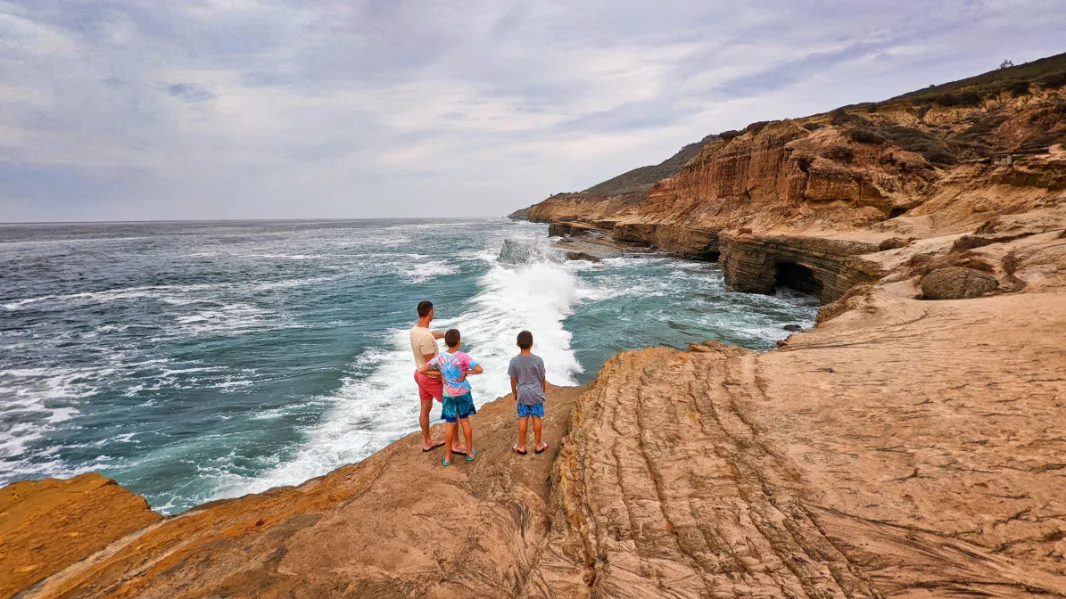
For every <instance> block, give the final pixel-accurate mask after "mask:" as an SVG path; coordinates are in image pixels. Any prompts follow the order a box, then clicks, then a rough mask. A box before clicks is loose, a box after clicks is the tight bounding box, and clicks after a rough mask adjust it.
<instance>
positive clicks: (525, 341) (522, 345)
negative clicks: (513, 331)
mask: <svg viewBox="0 0 1066 599" xmlns="http://www.w3.org/2000/svg"><path fill="white" fill-rule="evenodd" d="M518 347H519V349H529V348H531V347H533V333H530V332H529V331H522V332H521V333H519V334H518Z"/></svg>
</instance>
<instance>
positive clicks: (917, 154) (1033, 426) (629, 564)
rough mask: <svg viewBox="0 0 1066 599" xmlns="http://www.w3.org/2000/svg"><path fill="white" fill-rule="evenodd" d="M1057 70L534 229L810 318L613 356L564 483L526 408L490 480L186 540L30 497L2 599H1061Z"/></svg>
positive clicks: (331, 489) (753, 132)
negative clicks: (806, 311)
mask: <svg viewBox="0 0 1066 599" xmlns="http://www.w3.org/2000/svg"><path fill="white" fill-rule="evenodd" d="M1045 60H1046V61H1050V62H1042V61H1038V63H1039V64H1038V63H1033V64H1031V65H1023V66H1020V67H1017V68H1016V69H1014V70H1012V69H1003V70H1001V71H997V72H995V73H993V74H989V75H987V76H980V77H977V78H973V79H972V80H965V81H963V82H956V83H954V84H950V85H949V86H941V88H936V89H930V90H922V91H921V92H916V94H917V95H914V94H908V95H907V96H902V97H900V98H897V99H894V100H890V101H887V102H885V103H879V104H877V105H866V106H856V107H845V108H843V109H839V110H837V111H833V112H832V113H827V114H823V115H815V116H812V117H808V118H806V119H797V120H789V121H779V122H774V123H753V124H752V125H750V126H749V127H747V128H745V129H744V130H743V131H728V132H723V133H721V134H718V135H712V136H707V137H705V138H703V140H702V141H701V142H699V143H698V144H695V145H692V146H686V147H685V148H684V149H683V150H682V152H680V153H679V154H678V155H676V156H675V157H673V158H670V159H668V160H667V161H665V162H663V163H661V164H659V165H657V166H655V167H647V168H643V169H636V170H635V171H630V172H629V173H626V174H624V175H622V176H619V177H616V178H614V179H611V180H609V181H606V182H604V183H603V184H600V185H598V186H594V187H593V188H590V189H589V190H586V191H585V192H581V193H575V194H558V195H555V196H553V197H551V198H548V199H547V200H545V201H544V202H541V203H539V204H537V205H535V206H532V207H530V208H528V209H525V210H522V211H520V212H519V213H516V214H515V215H514V216H515V217H516V218H525V219H529V220H533V221H536V222H547V223H550V225H549V226H550V232H551V234H552V235H555V236H560V237H563V238H564V240H565V241H566V242H567V243H568V244H569V245H570V247H571V250H572V251H574V252H575V253H581V252H585V253H587V252H586V250H587V249H588V248H589V247H590V246H601V247H605V248H608V249H609V250H610V251H611V252H612V255H617V254H620V253H622V252H623V251H625V250H626V249H639V250H641V251H661V252H669V253H673V254H676V255H681V256H685V257H688V258H693V259H698V260H707V261H717V262H719V263H720V265H721V268H722V273H723V276H724V278H725V280H726V283H727V284H728V285H729V286H730V287H732V288H733V289H736V290H743V291H751V292H770V291H772V290H773V289H775V288H777V287H780V286H787V287H793V288H796V289H799V290H801V291H804V292H807V293H811V294H817V295H818V296H819V297H820V298H821V300H822V302H823V305H822V308H821V310H820V312H819V316H818V324H817V325H816V326H815V327H814V328H813V329H812V330H810V331H805V332H799V333H796V334H793V335H792V336H791V337H789V338H788V339H787V340H785V341H783V342H782V343H780V344H779V347H778V348H777V349H776V350H774V351H770V352H765V353H758V352H751V351H747V350H742V349H739V348H735V347H728V346H724V345H721V344H718V343H713V342H708V343H700V344H694V345H692V346H690V347H688V348H687V349H684V350H679V349H670V348H650V349H644V350H639V351H630V352H624V353H622V354H619V355H616V356H614V357H613V358H611V359H610V360H608V361H607V362H606V364H604V366H603V368H602V370H601V371H600V373H599V375H598V377H597V378H596V380H595V381H594V382H592V383H590V384H589V385H587V386H585V387H580V388H560V387H555V388H552V389H551V390H550V393H549V398H548V403H547V414H548V416H547V418H546V420H545V439H546V440H547V441H548V442H549V443H550V444H551V445H552V447H551V449H550V450H549V451H548V452H547V453H545V454H544V455H540V456H535V455H532V454H531V455H529V456H517V455H515V454H513V453H512V452H511V451H510V447H511V445H512V443H513V442H514V436H515V416H514V408H513V403H512V400H511V399H510V398H508V397H504V398H500V399H498V400H497V401H495V402H492V403H490V404H487V405H486V406H484V407H483V408H482V410H481V411H480V412H479V413H478V414H477V415H476V416H474V417H473V423H474V430H475V440H476V442H475V444H476V446H477V447H478V449H479V456H478V459H477V460H476V461H474V462H473V463H467V462H465V461H458V460H457V461H456V463H455V464H453V465H452V466H451V467H448V468H444V467H442V466H441V465H440V457H441V454H440V452H439V451H438V452H434V453H422V452H421V451H420V438H419V437H420V436H419V435H418V434H415V435H412V436H409V437H406V438H404V439H401V440H399V441H397V442H395V443H393V444H392V445H390V446H388V447H386V448H385V449H383V450H382V451H380V452H378V453H376V454H375V455H373V456H371V457H370V458H368V459H366V460H365V461H363V462H361V463H359V464H354V465H349V466H345V467H343V468H340V469H338V470H335V471H333V472H331V473H329V474H327V475H325V476H323V477H320V478H316V479H313V480H310V481H307V482H306V483H304V484H302V485H300V486H298V487H283V488H277V489H273V490H270V491H267V492H265V493H262V494H257V495H249V496H246V497H242V498H238V499H229V500H222V501H216V502H212V503H209V504H206V505H203V506H200V507H197V508H194V509H192V510H190V511H188V512H185V513H183V514H180V515H177V516H173V517H167V518H161V517H160V516H158V515H156V514H154V513H152V512H151V511H150V510H149V509H147V506H146V505H145V503H144V501H143V499H141V498H139V497H137V496H135V495H133V494H131V493H129V492H127V491H125V490H123V489H121V487H119V486H117V485H115V484H113V483H112V482H111V481H108V480H107V479H104V478H102V477H99V476H95V475H87V476H83V477H78V478H75V479H72V480H70V481H55V480H45V481H26V482H20V483H15V484H13V485H10V486H8V487H6V488H5V489H4V490H2V491H0V597H3V596H14V597H17V598H19V599H31V598H33V599H44V598H49V599H52V598H68V599H75V598H95V597H99V598H104V597H116V598H137V599H156V598H158V599H172V598H205V599H206V598H222V597H248V598H269V599H273V598H277V599H283V598H284V599H292V598H305V597H306V598H315V597H339V598H340V597H343V598H353V599H354V598H374V599H396V598H421V597H430V598H434V597H439V598H444V597H448V598H454V597H471V598H475V597H476V598H497V597H499V598H504V597H507V598H513V597H521V598H571V597H574V598H589V599H592V598H597V599H598V598H608V597H610V598H634V599H635V598H648V597H662V598H671V599H679V598H685V599H687V598H692V599H696V598H709V597H745V598H754V599H761V598H809V599H826V598H854V599H858V598H863V599H882V598H889V597H892V598H906V599H929V598H934V597H935V598H939V597H995V598H1005V597H1019V598H1020V597H1032V596H1043V597H1066V433H1064V431H1066V150H1064V147H1063V143H1064V142H1066V91H1064V87H1063V85H1064V84H1066V77H1059V73H1058V71H1055V70H1054V69H1058V68H1060V67H1061V68H1062V69H1066V55H1063V56H1059V57H1052V58H1050V59H1045ZM1033 65H1036V66H1033ZM1037 67H1039V68H1037ZM1041 69H1043V70H1041ZM1049 69H1050V70H1049ZM1034 73H1035V74H1034ZM1030 75H1031V77H1030ZM1038 75H1039V77H1038ZM1023 76H1025V77H1030V79H1032V80H1031V81H1030V80H1028V79H1026V80H1022V79H1019V77H1023ZM1056 77H1059V78H1056ZM1020 83H1026V86H1025V89H1024V90H1022V88H1021V87H1020V86H1019V84H1020ZM923 94H924V95H923ZM578 249H580V250H581V252H578ZM590 255H591V254H590ZM578 257H580V256H578ZM412 391H413V390H412ZM435 434H437V435H438V436H439V434H440V431H439V430H438V431H437V432H436V433H435Z"/></svg>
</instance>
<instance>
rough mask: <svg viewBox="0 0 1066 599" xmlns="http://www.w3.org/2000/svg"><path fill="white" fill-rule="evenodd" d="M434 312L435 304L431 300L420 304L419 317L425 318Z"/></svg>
mask: <svg viewBox="0 0 1066 599" xmlns="http://www.w3.org/2000/svg"><path fill="white" fill-rule="evenodd" d="M432 311H433V302H431V301H429V300H422V301H420V302H418V317H419V318H425V317H427V316H429V313H430V312H432Z"/></svg>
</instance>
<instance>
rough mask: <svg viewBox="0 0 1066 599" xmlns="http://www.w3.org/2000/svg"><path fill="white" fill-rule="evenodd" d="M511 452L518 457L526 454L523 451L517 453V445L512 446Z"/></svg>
mask: <svg viewBox="0 0 1066 599" xmlns="http://www.w3.org/2000/svg"><path fill="white" fill-rule="evenodd" d="M511 451H513V452H515V453H517V454H518V455H526V453H527V452H525V451H518V446H517V445H512V446H511Z"/></svg>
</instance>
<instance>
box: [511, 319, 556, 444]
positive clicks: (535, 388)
mask: <svg viewBox="0 0 1066 599" xmlns="http://www.w3.org/2000/svg"><path fill="white" fill-rule="evenodd" d="M518 349H519V350H521V351H520V352H519V354H518V355H517V356H515V357H513V358H511V365H510V366H508V367H507V374H508V376H510V377H511V393H512V394H514V398H515V402H516V403H517V407H518V443H517V444H516V445H515V446H514V447H512V448H511V451H513V452H515V453H517V454H518V455H526V453H527V452H526V435H527V433H528V432H529V418H530V416H532V417H533V439H534V440H535V441H536V442H537V446H536V448H535V449H534V450H533V453H544V450H546V449H548V444H547V443H541V441H540V433H541V428H542V426H543V424H542V423H541V419H542V418H544V400H545V399H546V397H545V396H544V391H545V390H546V389H547V388H548V380H547V379H546V378H545V376H544V360H541V359H540V358H539V357H537V356H534V355H533V352H532V351H531V350H532V349H533V333H530V332H529V331H522V332H521V333H519V334H518Z"/></svg>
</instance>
